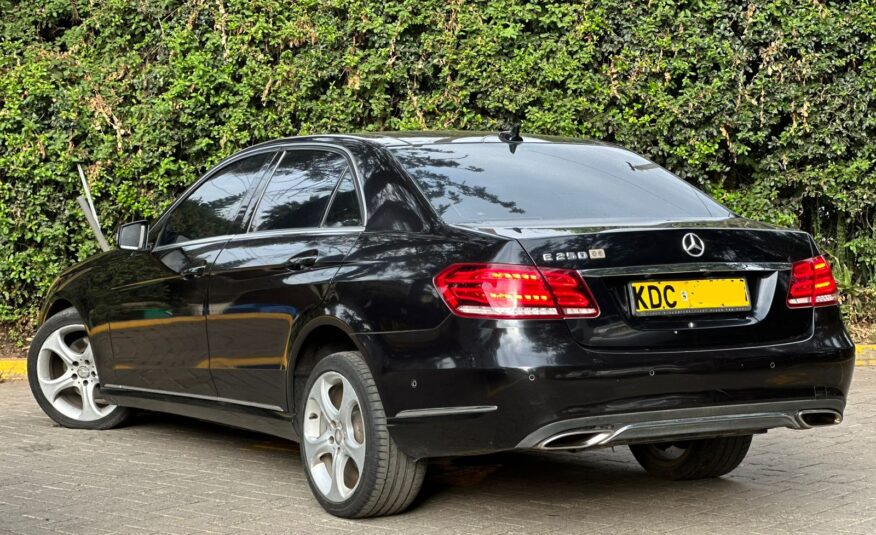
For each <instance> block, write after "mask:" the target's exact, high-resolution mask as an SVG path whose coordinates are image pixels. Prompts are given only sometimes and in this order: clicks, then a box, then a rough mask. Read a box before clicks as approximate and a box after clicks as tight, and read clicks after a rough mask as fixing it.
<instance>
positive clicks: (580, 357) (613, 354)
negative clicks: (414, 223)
mask: <svg viewBox="0 0 876 535" xmlns="http://www.w3.org/2000/svg"><path fill="white" fill-rule="evenodd" d="M357 339H358V341H359V343H360V346H361V347H362V349H363V350H364V353H365V355H366V358H368V359H369V364H370V365H371V369H372V370H374V371H375V379H376V381H377V386H378V389H379V390H380V395H381V399H382V401H383V405H384V410H385V412H386V414H387V417H388V423H389V426H390V433H391V435H392V437H393V439H394V440H395V442H396V443H397V444H398V446H399V447H400V448H401V449H402V450H403V451H404V452H405V453H407V454H408V455H410V456H412V457H414V458H424V457H440V456H456V455H472V454H480V453H489V452H495V451H502V450H511V449H523V448H539V447H546V446H545V444H546V443H547V441H549V440H551V439H553V438H555V437H557V436H558V435H561V434H564V433H578V434H581V435H582V436H583V435H585V434H587V433H590V435H588V436H587V437H584V438H586V440H582V441H581V442H580V443H571V442H570V443H569V444H568V445H569V447H568V448H562V449H573V448H574V449H578V448H583V447H598V446H611V445H619V444H628V443H633V442H659V441H661V439H678V438H690V437H708V436H723V435H731V434H743V433H744V434H748V433H755V432H761V431H764V430H767V429H773V428H778V427H789V428H793V429H804V428H806V427H808V425H807V424H806V423H805V422H804V421H803V420H802V419H801V418H800V411H805V410H816V411H825V413H826V414H828V416H825V418H823V420H824V421H833V420H839V419H841V417H842V412H843V410H844V408H845V403H846V394H847V392H848V387H849V383H850V381H851V377H852V372H853V369H854V345H853V344H852V342H851V340H850V339H849V337H848V335H847V334H846V332H845V330H844V328H843V326H842V323H841V318H840V315H839V311H838V310H837V309H836V308H835V307H834V308H825V309H819V310H818V311H817V312H816V314H815V328H814V330H813V336H811V337H809V338H807V339H806V340H801V341H793V342H788V343H778V344H775V345H769V346H760V347H725V348H716V349H709V350H702V349H697V350H690V351H683V350H677V351H671V352H669V351H662V352H658V351H636V352H624V351H592V350H588V349H587V348H584V347H582V346H581V345H579V344H577V343H575V342H574V340H573V339H572V337H571V336H570V334H569V330H568V328H567V327H566V326H565V325H564V324H563V323H562V322H559V321H542V322H509V321H504V322H503V321H489V320H483V321H478V320H464V319H460V318H456V317H450V318H448V320H447V321H445V322H444V323H443V324H442V325H441V326H440V327H439V328H437V329H434V330H429V331H416V332H403V333H383V334H360V335H358V336H357ZM830 415H833V420H831V417H830ZM591 439H592V440H591ZM566 440H567V441H571V440H572V439H566ZM559 444H560V445H562V442H560V443H559ZM547 447H548V448H550V443H547Z"/></svg>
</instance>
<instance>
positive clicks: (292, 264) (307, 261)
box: [284, 249, 319, 271]
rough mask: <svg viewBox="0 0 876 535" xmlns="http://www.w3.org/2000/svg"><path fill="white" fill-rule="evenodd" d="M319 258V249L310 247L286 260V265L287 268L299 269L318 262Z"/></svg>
mask: <svg viewBox="0 0 876 535" xmlns="http://www.w3.org/2000/svg"><path fill="white" fill-rule="evenodd" d="M317 260H319V251H317V250H316V249H309V250H307V251H302V252H300V253H298V254H297V255H295V256H293V257H292V258H290V259H289V260H286V263H285V264H284V266H285V267H286V269H291V270H296V271H297V270H300V269H304V268H308V267H310V266H312V265H314V264H316V261H317Z"/></svg>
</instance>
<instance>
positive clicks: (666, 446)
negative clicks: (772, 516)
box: [630, 435, 751, 480]
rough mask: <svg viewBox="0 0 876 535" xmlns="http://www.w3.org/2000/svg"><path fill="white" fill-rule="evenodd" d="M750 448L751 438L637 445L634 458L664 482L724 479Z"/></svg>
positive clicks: (741, 437)
mask: <svg viewBox="0 0 876 535" xmlns="http://www.w3.org/2000/svg"><path fill="white" fill-rule="evenodd" d="M749 446H751V435H745V436H733V437H720V438H710V439H704V440H688V441H683V442H665V443H661V444H635V445H631V446H630V450H632V452H633V456H634V457H635V458H636V460H637V461H639V464H640V465H642V468H644V469H645V470H646V471H647V472H648V473H649V474H651V475H652V476H655V477H659V478H662V479H672V480H687V479H705V478H712V477H721V476H723V475H724V474H728V473H730V472H732V471H733V470H734V469H735V468H736V467H737V466H739V463H741V462H742V459H744V458H745V454H746V453H748V448H749Z"/></svg>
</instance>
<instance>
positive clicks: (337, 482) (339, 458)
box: [330, 450, 350, 501]
mask: <svg viewBox="0 0 876 535" xmlns="http://www.w3.org/2000/svg"><path fill="white" fill-rule="evenodd" d="M348 459H349V456H347V454H346V453H344V451H343V450H339V451H338V453H337V455H335V458H334V459H333V461H332V489H331V491H330V493H334V495H333V496H330V497H332V498H334V499H336V500H338V501H341V500H345V499H346V498H347V496H349V495H350V490H349V489H347V488H346V485H345V484H344V466H346V464H347V460H348Z"/></svg>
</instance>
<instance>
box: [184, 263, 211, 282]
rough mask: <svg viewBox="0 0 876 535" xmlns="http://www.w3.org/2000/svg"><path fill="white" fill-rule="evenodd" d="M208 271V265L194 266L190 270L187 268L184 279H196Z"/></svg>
mask: <svg viewBox="0 0 876 535" xmlns="http://www.w3.org/2000/svg"><path fill="white" fill-rule="evenodd" d="M206 270H207V264H201V265H199V266H192V267H190V268H186V269H184V270H182V278H184V279H194V278H197V277H200V276H202V275H203V274H204V272H205V271H206Z"/></svg>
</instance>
